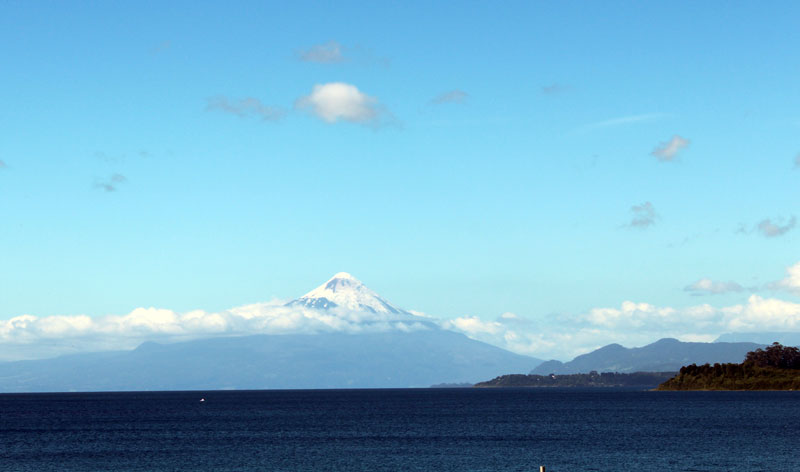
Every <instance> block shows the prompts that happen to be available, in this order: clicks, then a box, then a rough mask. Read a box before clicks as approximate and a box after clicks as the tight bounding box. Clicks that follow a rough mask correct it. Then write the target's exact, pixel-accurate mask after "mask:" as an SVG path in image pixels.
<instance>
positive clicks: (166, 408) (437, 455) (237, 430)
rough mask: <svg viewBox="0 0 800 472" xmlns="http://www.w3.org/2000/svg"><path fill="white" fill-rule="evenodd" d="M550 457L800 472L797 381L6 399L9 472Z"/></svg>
mask: <svg viewBox="0 0 800 472" xmlns="http://www.w3.org/2000/svg"><path fill="white" fill-rule="evenodd" d="M201 397H205V399H206V401H205V402H202V403H201V402H200V401H199V400H200V398H201ZM542 464H543V465H547V467H548V469H547V470H548V472H561V471H564V472H567V471H570V472H572V471H589V470H596V471H609V472H610V471H614V472H618V471H642V472H645V471H659V472H663V471H673V470H675V471H728V470H737V471H756V470H764V471H792V472H796V471H800V392H635V391H620V390H555V389H521V390H516V389H514V390H510V389H509V390H506V389H502V390H486V389H452V390H425V389H419V390H349V391H331V390H328V391H325V390H317V391H251V392H164V393H77V394H65V393H62V394H21V395H17V394H10V395H0V470H3V471H74V470H93V471H94V470H104V471H105V470H109V471H110V470H131V471H134V470H135V471H182V470H185V471H246V470H259V471H261V470H263V471H325V472H335V471H362V470H363V471H415V470H419V471H538V470H539V469H538V467H539V465H542Z"/></svg>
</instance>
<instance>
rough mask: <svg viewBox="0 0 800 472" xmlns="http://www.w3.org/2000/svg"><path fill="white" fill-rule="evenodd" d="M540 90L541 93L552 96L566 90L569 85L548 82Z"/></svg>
mask: <svg viewBox="0 0 800 472" xmlns="http://www.w3.org/2000/svg"><path fill="white" fill-rule="evenodd" d="M541 90H542V93H543V94H545V95H550V96H552V95H558V94H561V93H564V92H566V91H567V90H569V87H567V86H566V85H561V84H550V85H543V86H542V88H541Z"/></svg>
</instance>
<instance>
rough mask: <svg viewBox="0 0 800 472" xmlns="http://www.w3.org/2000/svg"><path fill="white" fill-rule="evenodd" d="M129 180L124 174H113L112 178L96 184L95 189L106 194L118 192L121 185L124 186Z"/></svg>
mask: <svg viewBox="0 0 800 472" xmlns="http://www.w3.org/2000/svg"><path fill="white" fill-rule="evenodd" d="M127 181H128V179H127V177H125V176H124V175H122V174H111V177H109V178H108V179H104V180H98V181H96V182H95V183H94V187H95V188H97V189H100V190H103V191H104V192H116V191H117V189H118V188H119V185H120V184H124V183H125V182H127Z"/></svg>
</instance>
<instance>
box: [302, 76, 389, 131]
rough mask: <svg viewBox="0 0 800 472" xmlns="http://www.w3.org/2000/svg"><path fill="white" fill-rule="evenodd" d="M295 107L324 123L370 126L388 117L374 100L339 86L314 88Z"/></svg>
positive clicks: (352, 87) (350, 86) (346, 85)
mask: <svg viewBox="0 0 800 472" xmlns="http://www.w3.org/2000/svg"><path fill="white" fill-rule="evenodd" d="M295 106H296V107H297V108H300V109H305V110H308V111H309V112H311V113H312V114H313V115H315V116H316V117H318V118H320V119H321V120H323V121H325V122H326V123H336V122H338V121H349V122H351V123H359V124H363V125H373V126H374V125H379V124H381V122H383V121H385V120H386V119H387V118H388V117H389V116H390V115H389V114H388V112H386V110H385V109H384V108H383V106H382V105H381V104H380V102H379V101H378V99H377V98H375V97H370V96H369V95H367V94H365V93H363V92H361V91H360V90H358V88H357V87H356V86H355V85H350V84H346V83H343V82H331V83H327V84H317V85H315V86H314V88H313V90H312V91H311V94H309V95H307V96H305V97H301V98H299V99H298V100H297V102H296V103H295Z"/></svg>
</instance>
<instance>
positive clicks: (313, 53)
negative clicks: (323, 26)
mask: <svg viewBox="0 0 800 472" xmlns="http://www.w3.org/2000/svg"><path fill="white" fill-rule="evenodd" d="M342 49H343V48H342V45H341V44H339V43H337V42H336V41H328V42H327V43H325V44H317V45H315V46H311V47H310V48H309V49H304V50H300V51H298V52H297V57H298V59H300V60H301V61H304V62H316V63H319V64H336V63H339V62H344V61H345V57H344V54H343V52H342Z"/></svg>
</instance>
